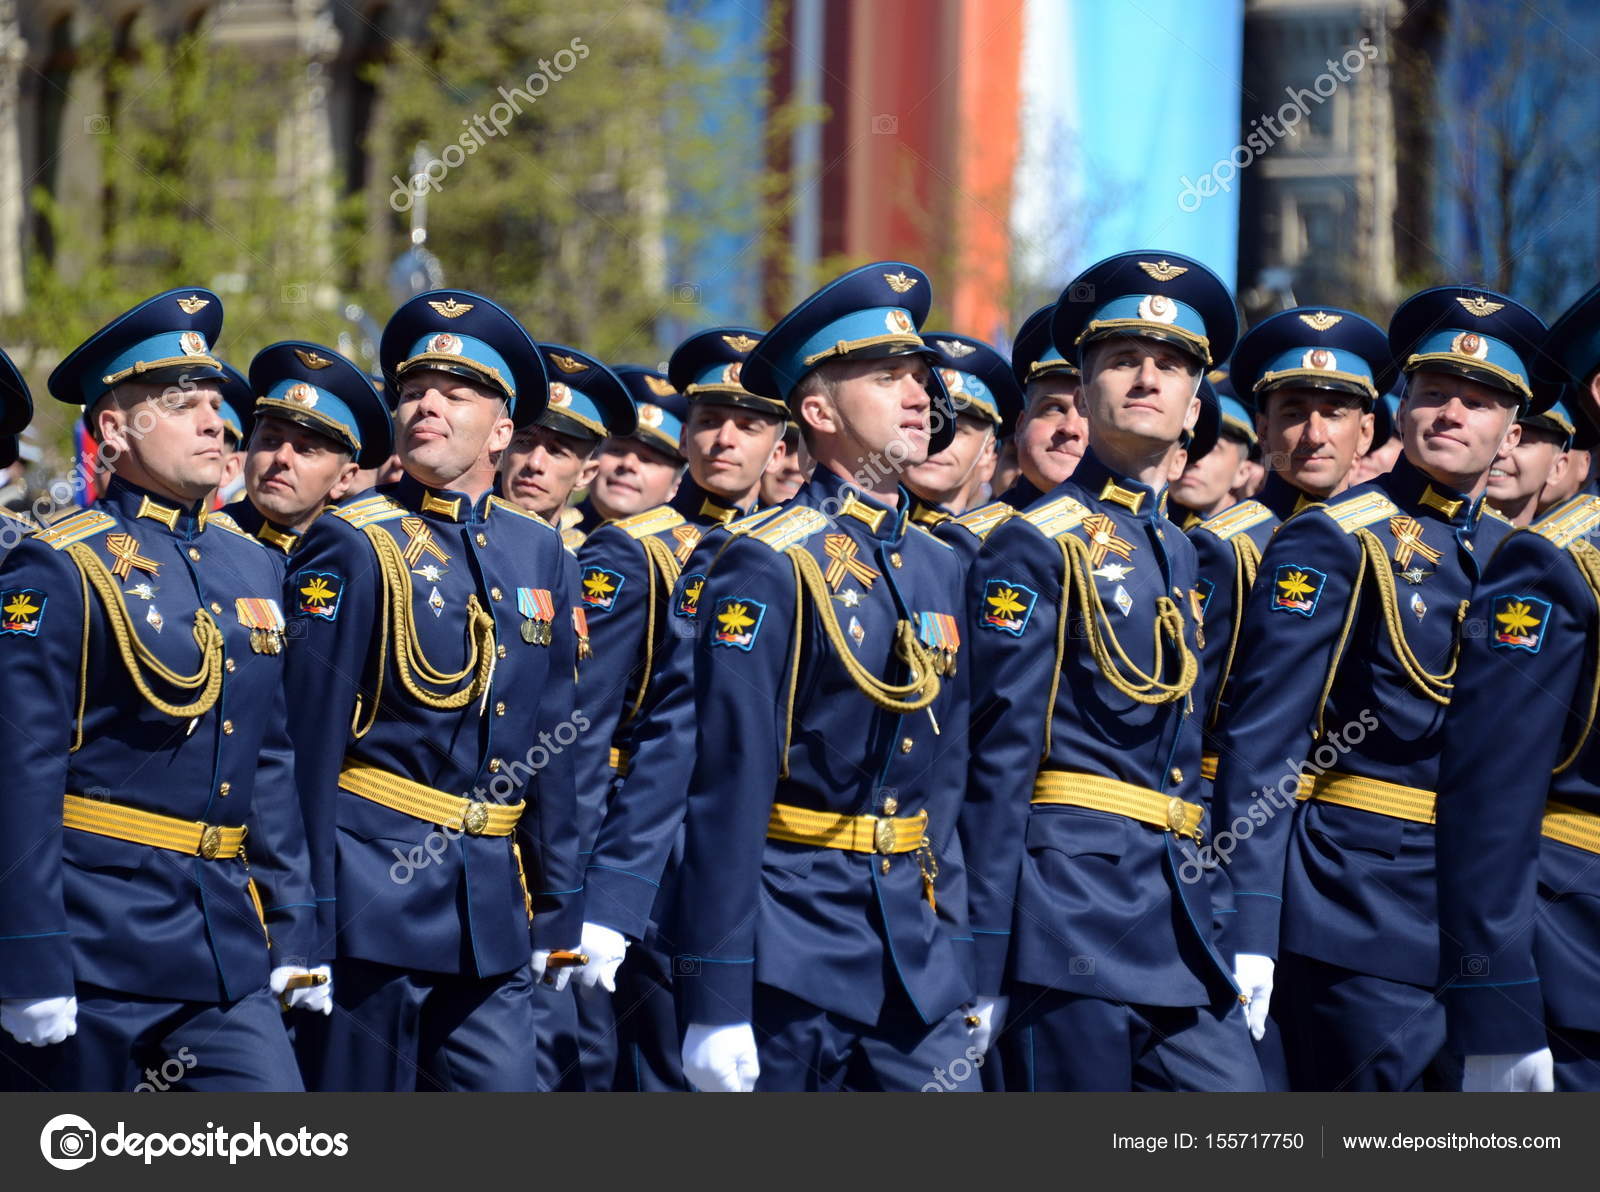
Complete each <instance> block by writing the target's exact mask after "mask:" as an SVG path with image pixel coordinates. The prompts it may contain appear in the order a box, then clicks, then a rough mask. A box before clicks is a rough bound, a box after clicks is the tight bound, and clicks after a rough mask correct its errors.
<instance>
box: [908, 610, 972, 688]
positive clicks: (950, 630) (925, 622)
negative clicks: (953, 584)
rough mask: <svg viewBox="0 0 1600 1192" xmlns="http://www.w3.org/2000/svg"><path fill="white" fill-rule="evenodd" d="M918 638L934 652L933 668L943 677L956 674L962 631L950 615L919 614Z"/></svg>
mask: <svg viewBox="0 0 1600 1192" xmlns="http://www.w3.org/2000/svg"><path fill="white" fill-rule="evenodd" d="M917 637H918V638H919V639H921V641H922V644H923V645H925V646H927V647H928V648H929V649H930V650H931V651H932V652H933V667H934V669H935V670H936V671H938V672H939V674H941V675H953V674H955V673H956V654H957V652H958V651H959V650H960V649H961V631H960V629H959V628H957V626H956V619H955V618H954V617H953V616H951V615H950V614H949V613H918V614H917Z"/></svg>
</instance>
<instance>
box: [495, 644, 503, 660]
mask: <svg viewBox="0 0 1600 1192" xmlns="http://www.w3.org/2000/svg"><path fill="white" fill-rule="evenodd" d="M494 652H495V653H496V654H498V655H499V656H500V657H501V658H504V657H505V656H506V647H505V643H503V642H502V643H501V644H500V645H498V646H496V647H495V648H494Z"/></svg>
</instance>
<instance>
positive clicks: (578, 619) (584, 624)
mask: <svg viewBox="0 0 1600 1192" xmlns="http://www.w3.org/2000/svg"><path fill="white" fill-rule="evenodd" d="M572 632H574V633H576V634H577V635H578V661H579V662H582V661H583V660H584V659H586V658H593V657H594V649H593V648H592V647H591V646H590V645H589V614H588V613H587V612H585V611H584V610H583V609H581V608H579V607H578V606H577V605H573V607H572Z"/></svg>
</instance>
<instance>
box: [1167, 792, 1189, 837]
mask: <svg viewBox="0 0 1600 1192" xmlns="http://www.w3.org/2000/svg"><path fill="white" fill-rule="evenodd" d="M1188 810H1189V808H1188V805H1187V804H1185V803H1184V801H1183V800H1182V799H1180V798H1178V796H1177V795H1173V796H1172V797H1171V798H1169V799H1168V800H1167V831H1169V832H1172V833H1174V834H1176V835H1179V836H1184V835H1187V834H1188V829H1189V816H1188Z"/></svg>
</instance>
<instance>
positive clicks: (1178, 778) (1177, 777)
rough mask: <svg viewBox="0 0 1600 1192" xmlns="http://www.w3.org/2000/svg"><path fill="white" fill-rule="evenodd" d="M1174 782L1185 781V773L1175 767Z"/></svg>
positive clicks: (1173, 770) (1173, 769)
mask: <svg viewBox="0 0 1600 1192" xmlns="http://www.w3.org/2000/svg"><path fill="white" fill-rule="evenodd" d="M1172 781H1174V782H1182V781H1183V771H1182V770H1180V769H1178V767H1177V766H1173V767H1172Z"/></svg>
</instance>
